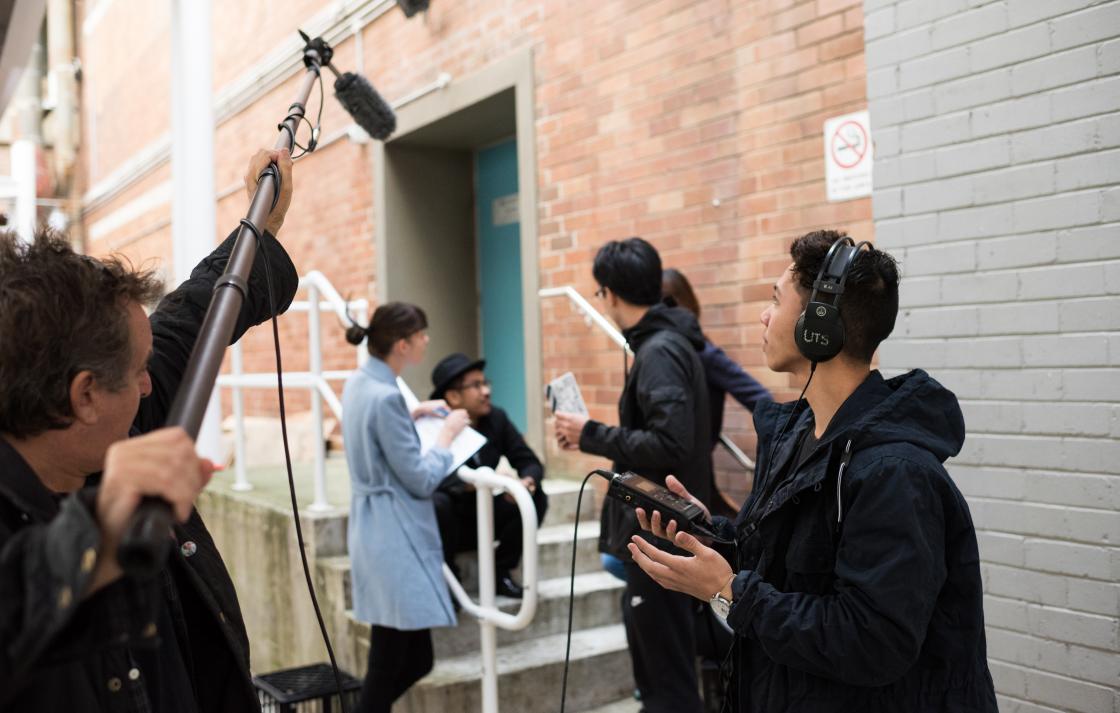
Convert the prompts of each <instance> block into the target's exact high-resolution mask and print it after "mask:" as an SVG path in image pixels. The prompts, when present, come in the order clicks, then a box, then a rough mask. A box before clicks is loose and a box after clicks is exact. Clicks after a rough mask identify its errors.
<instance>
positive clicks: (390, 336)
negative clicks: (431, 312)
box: [346, 302, 428, 359]
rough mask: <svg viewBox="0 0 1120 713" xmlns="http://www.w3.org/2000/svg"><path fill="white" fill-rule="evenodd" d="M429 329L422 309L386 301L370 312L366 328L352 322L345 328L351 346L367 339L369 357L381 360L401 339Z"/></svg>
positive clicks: (404, 303)
mask: <svg viewBox="0 0 1120 713" xmlns="http://www.w3.org/2000/svg"><path fill="white" fill-rule="evenodd" d="M427 328H428V316H427V315H426V314H424V310H422V309H420V308H419V307H417V306H416V305H413V304H409V303H407V302H386V303H385V304H383V305H381V306H380V307H378V308H377V309H375V310H374V311H373V319H371V320H370V321H369V326H368V327H363V326H361V325H360V324H354V325H353V326H351V327H350V328H349V329H347V330H346V341H348V342H350V343H351V344H353V345H354V346H357V345H359V344H361V343H362V340H363V339H366V338H368V339H369V341H368V342H366V348H367V349H368V350H369V353H370V355H371V356H375V357H377V358H378V359H384V358H385V357H387V356H389V352H391V351H392V350H393V345H394V344H396V343H397V342H399V341H400V340H402V339H408V338H409V337H411V336H412V335H413V334H416V333H417V332H419V331H421V330H423V329H427Z"/></svg>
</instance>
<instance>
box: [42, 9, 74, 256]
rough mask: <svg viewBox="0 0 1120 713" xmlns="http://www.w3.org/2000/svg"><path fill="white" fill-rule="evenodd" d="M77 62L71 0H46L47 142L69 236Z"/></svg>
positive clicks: (72, 214)
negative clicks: (49, 105)
mask: <svg viewBox="0 0 1120 713" xmlns="http://www.w3.org/2000/svg"><path fill="white" fill-rule="evenodd" d="M77 66H78V61H77V58H76V56H75V53H74V7H73V0H48V2H47V68H48V75H47V81H48V85H49V87H50V92H49V93H50V95H51V97H52V98H53V99H54V106H53V108H52V110H51V126H50V129H51V130H50V143H51V147H52V154H53V162H52V163H53V165H52V169H53V172H54V179H55V180H54V185H55V186H56V187H57V188H56V191H57V194H58V195H59V196H60V197H62V198H63V199H64V200H65V201H66V207H65V213H66V221H67V224H68V225H69V226H70V230H71V239H72V240H74V241H75V242H76V243H79V242H80V241H78V240H77V238H78V237H79V236H78V235H76V234H73V232H72V231H73V230H75V229H76V228H78V227H79V226H80V225H81V218H80V215H79V213H78V210H77V208H78V200H79V197H78V196H77V194H76V192H75V188H76V186H75V184H76V181H74V167H75V165H76V164H77V156H78V141H79V136H78V81H77V76H76V75H77Z"/></svg>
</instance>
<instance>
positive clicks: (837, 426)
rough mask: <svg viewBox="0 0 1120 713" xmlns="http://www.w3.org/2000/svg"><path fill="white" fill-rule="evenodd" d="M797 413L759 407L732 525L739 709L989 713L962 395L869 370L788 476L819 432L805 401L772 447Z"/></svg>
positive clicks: (928, 381) (915, 375) (918, 375)
mask: <svg viewBox="0 0 1120 713" xmlns="http://www.w3.org/2000/svg"><path fill="white" fill-rule="evenodd" d="M818 378H819V376H818ZM793 408H794V405H793V404H780V405H779V404H774V403H766V404H760V405H759V407H758V409H757V410H756V411H755V419H754V420H755V429H756V430H757V432H758V436H759V452H758V471H757V472H758V473H759V474H760V480H759V482H757V483H756V486H755V490H754V493H753V494H752V495H751V497H750V498H749V499H748V501H747V503H746V504H745V505H744V506H743V509H742V510H741V511H740V513H739V515H738V516H737V518H736V519H735V522H734V526H733V527H734V530H733V534H734V536H735V537H736V538H737V540H738V559H739V562H738V567H737V569H738V570H739V574H738V576H737V577H736V579H735V581H734V582H733V584H732V591H733V593H734V597H733V604H732V609H731V614H730V616H729V617H728V623H729V624H730V625H731V626H732V627H733V628H734V629H735V631H736V632H737V633H738V634H739V637H738V639H737V652H736V666H735V668H736V671H735V674H734V676H733V678H732V682H733V683H732V687H733V695H737V696H738V705H737V706H736V710H738V711H752V712H754V711H758V712H761V711H767V712H769V711H799V712H809V711H811V712H812V713H818V712H821V713H828V712H835V713H854V712H856V711H858V712H859V713H899V712H900V711H906V712H907V713H934V712H937V713H942V712H944V713H949V712H952V713H989V712H992V713H994V711H996V701H995V694H994V691H993V686H992V678H991V674H990V673H989V671H988V663H987V654H986V644H985V638H984V611H983V591H982V586H981V581H980V557H979V554H978V551H977V546H976V531H975V529H974V527H973V524H972V518H971V516H970V515H969V511H968V505H967V503H966V502H965V500H964V497H963V496H962V495H961V493H960V491H959V490H957V487H956V485H954V484H953V481H952V480H951V479H950V477H949V475H948V473H947V472H946V471H945V468H944V466H943V465H942V463H943V462H944V461H945V459H946V458H949V457H950V456H953V455H956V454H957V453H958V452H959V451H960V448H961V445H962V444H963V443H964V435H965V429H964V419H963V417H962V415H961V410H960V407H959V405H958V404H957V399H956V397H955V396H954V395H953V394H952V393H951V392H950V391H948V390H947V389H945V388H944V387H942V386H941V385H940V384H938V383H937V382H936V381H934V380H933V379H932V378H930V377H929V376H928V375H927V374H926V373H925V372H923V371H920V370H919V371H912V372H910V373H908V374H905V375H903V376H899V377H896V378H893V379H890V380H889V381H884V380H883V378H882V376H880V375H879V372H877V371H874V372H872V373H871V374H870V375H869V376H868V377H867V379H866V380H865V381H864V382H863V384H862V385H860V387H859V388H857V389H856V391H855V392H854V393H853V394H852V395H851V396H850V397H849V398H848V399H847V400H846V401H845V402H844V404H843V406H842V407H841V408H840V410H839V411H838V412H837V413H836V416H835V417H834V419H833V421H832V422H831V423H830V424H829V427H828V430H827V431H826V432H825V433H824V435H823V436H822V438H821V439H820V441H819V443H817V445H816V446H815V447H814V448H813V449H812V450H811V451H809V453H807V454H804V455H802V456H801V459H802V462H800V463H799V464H796V466H795V467H794V469H793V470H794V472H793V473H792V475H789V474H788V473H789V470H790V460H791V459H792V458H794V457H797V456H795V455H793V454H796V453H797V451H798V447H797V446H798V444H799V443H800V442H801V437H802V435H803V434H804V433H805V432H806V431H807V429H811V428H814V423H813V414H812V412H811V410H809V409H808V408H807V407H804V406H803V407H801V409H800V412H799V414H798V415H797V416H796V417H795V420H794V423H793V425H792V426H791V427H790V429H789V432H788V433H787V434H786V435H785V437H784V438H783V439H782V441H781V442H780V443H775V439H776V438H777V436H778V433H779V431H780V430H781V428H782V426H783V424H784V423H785V422H786V418H787V416H788V415H789V414H790V413H791V410H792V409H793ZM771 461H772V462H773V467H771ZM841 474H842V475H841ZM717 525H718V526H720V527H722V528H723V529H724V534H726V535H730V534H732V530H731V523H729V522H728V521H727V520H722V519H721V520H720V521H718V522H717ZM733 564H735V563H734V562H733Z"/></svg>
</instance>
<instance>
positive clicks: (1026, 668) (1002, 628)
mask: <svg viewBox="0 0 1120 713" xmlns="http://www.w3.org/2000/svg"><path fill="white" fill-rule="evenodd" d="M1013 601H1014V600H1013ZM987 627H988V624H986V623H985V628H987ZM991 628H992V629H999V630H1000V631H1009V632H1012V633H1015V634H1024V635H1027V636H1030V637H1032V638H1035V639H1039V640H1041V641H1053V642H1055V643H1060V644H1070V645H1072V646H1077V647H1080V648H1083V649H1091V650H1092V651H1093V652H1094V653H1106V654H1112V655H1113V656H1115V655H1117V652H1116V651H1115V650H1114V649H1101V648H1097V647H1096V646H1086V645H1085V644H1082V643H1079V642H1075V641H1067V640H1065V639H1054V638H1051V637H1048V636H1040V635H1038V634H1032V633H1030V632H1028V631H1020V630H1018V629H1008V628H1007V627H1005V626H991ZM988 658H990V659H992V660H993V661H999V662H1000V663H1002V664H1006V665H1008V666H1013V667H1015V668H1021V669H1023V670H1024V671H1043V672H1044V673H1047V674H1050V675H1051V676H1056V677H1058V678H1064V679H1066V680H1067V681H1074V682H1077V683H1086V684H1089V685H1090V686H1097V687H1099V688H1104V689H1105V690H1108V691H1115V689H1114V688H1112V687H1110V686H1108V685H1107V684H1104V683H1097V682H1095V681H1090V680H1088V679H1084V678H1074V677H1072V676H1069V675H1067V674H1064V673H1057V672H1054V671H1047V670H1045V669H1038V668H1032V667H1030V666H1025V665H1023V664H1020V663H1015V662H1013V661H1004V660H1003V659H997V658H995V657H994V656H989V657H988Z"/></svg>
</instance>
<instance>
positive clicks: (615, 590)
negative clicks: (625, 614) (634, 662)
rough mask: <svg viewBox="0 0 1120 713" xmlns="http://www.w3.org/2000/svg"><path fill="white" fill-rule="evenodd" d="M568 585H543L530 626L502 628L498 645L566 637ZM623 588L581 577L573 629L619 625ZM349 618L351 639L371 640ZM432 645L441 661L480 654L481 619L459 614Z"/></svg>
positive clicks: (512, 605) (606, 579) (602, 575)
mask: <svg viewBox="0 0 1120 713" xmlns="http://www.w3.org/2000/svg"><path fill="white" fill-rule="evenodd" d="M569 584H570V580H569V579H568V578H567V577H560V578H556V579H548V580H544V581H542V582H541V583H540V596H539V597H538V599H537V611H536V614H535V615H534V616H533V620H532V622H531V623H530V624H529V625H528V626H527V627H525V628H524V629H520V630H518V631H509V630H506V629H498V632H497V633H498V646H507V645H511V644H515V643H518V642H521V641H527V640H529V639H534V638H539V637H542V636H552V635H554V634H561V633H564V632H566V631H567V629H568V591H569V589H568V588H569ZM623 586H624V585H623V583H622V582H621V581H619V580H617V579H615V578H614V577H613V576H611V575H610V574H607V573H606V572H592V573H589V574H577V575H576V581H575V599H574V603H573V607H572V627H573V629H577V630H578V629H587V628H596V627H600V626H606V625H609V624H616V623H618V622H619V621H621V620H622V612H621V611H620V609H619V597H620V595H621V593H622V589H623ZM520 604H521V603H520V601H519V600H516V599H510V598H508V597H498V599H497V605H498V608H499V609H501V610H502V611H504V612H507V613H510V614H514V613H516V612H517V609H518V607H519V606H520ZM347 617H348V618H349V632H350V635H351V636H354V637H358V638H360V639H364V640H368V639H369V625H368V624H366V623H364V622H360V621H358V620H357V619H354V617H353V613H352V612H349V611H348V612H347ZM432 644H433V646H434V648H435V655H436V658H437V659H445V658H452V657H455V656H461V655H464V654H468V653H472V652H473V653H475V654H476V655H477V653H478V650H479V646H480V639H479V628H478V620H476V619H475V618H474V617H472V616H470V615H469V614H464V613H460V614H459V623H458V626H455V627H444V628H438V629H433V630H432Z"/></svg>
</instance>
